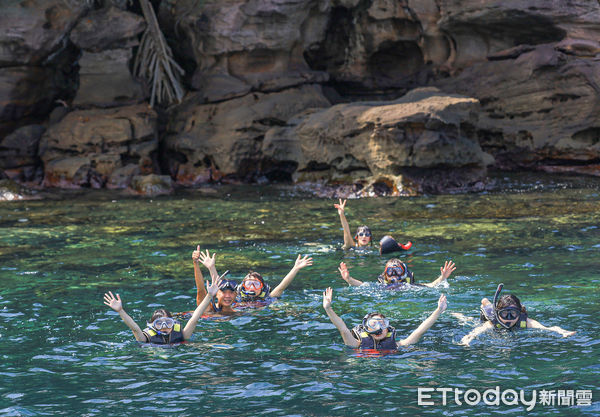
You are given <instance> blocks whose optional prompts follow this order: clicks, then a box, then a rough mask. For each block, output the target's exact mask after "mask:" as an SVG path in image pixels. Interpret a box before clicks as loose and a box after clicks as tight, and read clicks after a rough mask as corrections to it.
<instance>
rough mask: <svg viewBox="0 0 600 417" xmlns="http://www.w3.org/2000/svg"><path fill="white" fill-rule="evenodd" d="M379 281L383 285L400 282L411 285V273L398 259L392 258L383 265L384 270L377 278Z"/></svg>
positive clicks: (412, 278)
mask: <svg viewBox="0 0 600 417" xmlns="http://www.w3.org/2000/svg"><path fill="white" fill-rule="evenodd" d="M379 281H380V282H382V283H384V284H396V283H400V282H406V283H409V284H410V283H412V282H413V281H414V276H413V273H412V272H411V271H410V270H409V269H408V267H407V266H406V264H405V263H404V262H402V261H401V260H400V259H398V258H392V259H390V260H389V261H387V262H386V263H385V269H384V270H383V273H382V274H381V275H380V276H379Z"/></svg>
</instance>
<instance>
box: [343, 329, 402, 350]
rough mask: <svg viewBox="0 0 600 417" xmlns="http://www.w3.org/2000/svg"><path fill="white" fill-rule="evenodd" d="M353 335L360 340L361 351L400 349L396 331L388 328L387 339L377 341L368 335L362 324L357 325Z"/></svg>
mask: <svg viewBox="0 0 600 417" xmlns="http://www.w3.org/2000/svg"><path fill="white" fill-rule="evenodd" d="M352 335H353V336H354V337H355V338H356V339H358V340H360V346H359V348H360V349H381V350H395V349H398V345H397V344H396V329H394V328H393V327H391V326H390V327H388V334H387V336H386V337H385V339H383V340H380V341H376V340H375V339H373V338H372V337H371V335H369V333H367V332H366V331H365V329H364V327H363V326H362V324H359V325H357V326H356V327H354V328H353V329H352Z"/></svg>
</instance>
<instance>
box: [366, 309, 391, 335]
mask: <svg viewBox="0 0 600 417" xmlns="http://www.w3.org/2000/svg"><path fill="white" fill-rule="evenodd" d="M389 326H390V321H389V320H388V319H387V318H386V317H385V316H384V315H383V314H380V313H369V314H367V315H366V316H365V317H364V318H363V321H362V327H363V328H364V329H365V331H366V332H367V333H369V334H373V335H375V336H379V335H380V334H381V333H383V331H384V330H385V329H387V328H388V327H389Z"/></svg>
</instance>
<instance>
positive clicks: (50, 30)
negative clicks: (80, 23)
mask: <svg viewBox="0 0 600 417" xmlns="http://www.w3.org/2000/svg"><path fill="white" fill-rule="evenodd" d="M0 10H2V13H0V27H1V28H2V31H0V66H8V65H11V66H12V65H19V64H20V65H39V64H41V63H42V61H44V60H45V59H46V58H47V57H48V56H49V55H50V54H52V53H53V52H55V51H56V50H58V49H59V48H60V44H61V42H62V41H63V40H64V38H65V37H66V36H67V35H68V33H69V31H70V30H71V29H72V27H73V26H74V25H75V23H76V22H77V20H78V19H79V17H80V16H81V15H82V13H83V12H84V11H86V10H87V5H86V3H85V2H84V1H79V0H35V1H26V2H22V1H13V0H2V1H0Z"/></svg>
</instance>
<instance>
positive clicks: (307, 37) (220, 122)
mask: <svg viewBox="0 0 600 417" xmlns="http://www.w3.org/2000/svg"><path fill="white" fill-rule="evenodd" d="M144 1H146V0H144ZM143 3H144V2H143V1H142V2H140V0H134V1H127V0H96V1H92V0H87V1H83V0H24V1H16V0H0V8H1V10H2V14H0V28H2V30H1V31H0V177H8V178H11V179H13V180H15V181H17V182H20V183H24V184H27V185H29V186H33V187H35V186H44V187H94V188H102V187H107V188H127V187H130V188H136V187H137V188H138V189H139V188H140V186H138V185H137V184H148V183H150V184H152V185H151V186H149V187H146V186H142V187H141V188H142V189H140V190H139V191H141V192H144V190H146V189H152V190H156V189H159V190H160V189H167V190H168V189H169V188H170V187H172V185H173V184H174V185H175V186H176V185H182V186H195V185H199V184H202V183H206V182H214V181H242V182H269V181H294V182H304V181H310V182H317V183H320V184H346V185H350V186H351V188H350V189H352V190H353V191H354V192H357V193H361V192H362V193H373V192H374V193H387V194H415V193H422V192H428V193H432V192H433V193H437V192H452V191H460V190H468V189H478V188H480V187H481V186H482V184H483V183H484V182H485V178H486V169H488V168H490V167H493V168H499V169H505V170H514V169H533V170H544V171H553V172H566V171H569V172H577V173H581V174H589V175H600V112H599V111H598V108H599V105H600V43H599V42H598V40H599V39H600V33H599V32H600V25H598V23H597V22H598V21H600V3H599V2H598V1H595V0H594V1H591V0H566V1H553V0H522V1H514V0H503V1H500V0H497V1H495V0H488V1H485V2H481V1H474V0H395V1H393V0H334V1H326V0H250V1H247V0H246V1H241V0H221V1H218V2H217V1H209V0H204V1H203V0H154V1H152V2H151V3H150V2H148V1H146V4H151V5H152V7H153V10H154V14H153V16H154V15H155V16H156V17H157V21H156V22H157V24H158V26H159V27H160V31H161V32H162V34H163V35H164V39H166V44H167V46H166V48H167V49H168V52H169V53H171V54H172V56H173V61H174V62H176V63H178V65H180V66H181V68H182V69H183V70H184V71H185V73H184V75H183V77H182V78H181V86H182V89H183V90H185V91H184V92H185V96H184V97H183V99H182V100H181V102H177V100H172V102H170V103H169V102H165V100H162V101H159V102H158V103H157V104H156V105H154V106H153V107H154V108H150V106H149V103H150V97H152V96H153V94H155V93H156V91H157V88H158V89H160V88H161V87H160V85H159V84H157V82H156V80H154V81H153V80H148V79H142V78H139V77H136V76H135V75H134V71H133V62H132V60H133V57H134V56H136V54H138V53H139V51H140V50H141V48H140V46H139V45H140V38H141V36H142V33H146V32H148V30H149V29H152V27H153V26H152V22H151V20H152V19H149V17H148V15H147V13H142V12H143V7H142V6H143V5H144V4H143ZM144 31H146V32H144ZM152 34H153V33H152V31H151V30H150V35H152ZM154 35H155V34H154ZM144 36H147V35H146V34H144ZM159 52H160V51H159ZM163 52H164V51H163ZM142 65H145V66H147V67H149V69H150V70H154V69H158V68H159V65H160V59H152V58H149V59H148V60H147V61H145V62H143V63H142ZM165 71H166V72H167V73H168V72H169V69H168V68H165ZM157 85H158V87H157ZM156 184H158V185H156ZM144 187H146V188H144ZM161 187H162V188H161Z"/></svg>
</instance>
